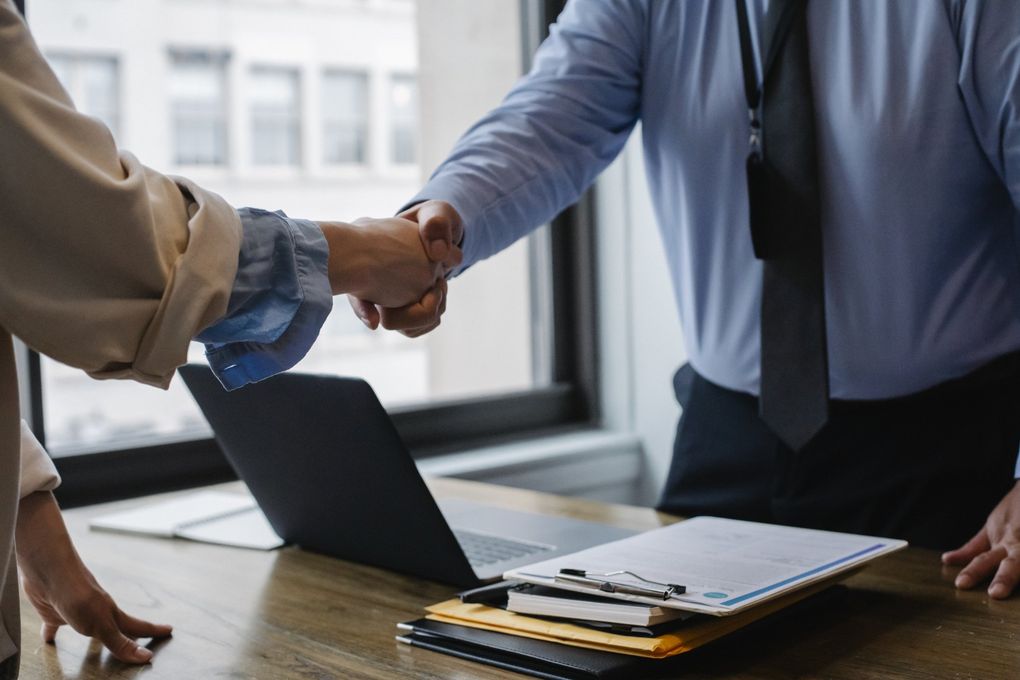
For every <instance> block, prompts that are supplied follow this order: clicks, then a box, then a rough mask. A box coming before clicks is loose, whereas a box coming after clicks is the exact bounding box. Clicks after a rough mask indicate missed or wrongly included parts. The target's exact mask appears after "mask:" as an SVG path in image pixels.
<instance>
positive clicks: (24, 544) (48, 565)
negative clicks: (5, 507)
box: [15, 491, 82, 583]
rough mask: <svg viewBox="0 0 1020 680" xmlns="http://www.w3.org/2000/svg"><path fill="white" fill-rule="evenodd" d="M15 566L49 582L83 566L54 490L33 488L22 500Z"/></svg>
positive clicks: (31, 576) (19, 508) (34, 577)
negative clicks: (54, 495)
mask: <svg viewBox="0 0 1020 680" xmlns="http://www.w3.org/2000/svg"><path fill="white" fill-rule="evenodd" d="M15 542H16V546H17V556H18V565H19V567H20V568H21V570H22V571H23V572H24V573H25V574H26V575H27V576H29V577H30V578H33V579H36V580H39V581H41V582H44V583H50V582H51V581H52V580H53V579H55V578H61V577H62V576H67V577H69V576H73V575H74V574H77V573H79V571H78V570H71V569H68V565H74V566H76V567H77V566H82V562H81V558H80V557H79V556H78V552H77V551H76V550H75V548H74V544H73V543H72V542H71V536H70V535H69V534H68V532H67V526H66V525H65V524H64V519H63V517H62V516H61V514H60V507H59V506H58V505H57V501H56V499H55V498H54V497H53V493H52V492H50V491H36V492H35V493H31V494H29V495H28V496H25V497H24V498H23V499H21V503H20V504H19V505H18V521H17V525H16V529H15Z"/></svg>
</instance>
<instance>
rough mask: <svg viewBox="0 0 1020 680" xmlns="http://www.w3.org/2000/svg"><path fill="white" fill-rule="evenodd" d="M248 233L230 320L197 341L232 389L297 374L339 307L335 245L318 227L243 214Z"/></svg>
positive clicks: (260, 212) (284, 218) (278, 216)
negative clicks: (333, 273)
mask: <svg viewBox="0 0 1020 680" xmlns="http://www.w3.org/2000/svg"><path fill="white" fill-rule="evenodd" d="M238 215H239V216H240V218H241V223H242V225H243V227H244V237H243V240H242V243H241V253H240V256H239V262H238V272H237V277H236V279H235V281H234V288H233V291H232V292H231V296H230V302H229V303H228V305H227V314H226V315H225V316H224V317H223V318H222V319H220V320H219V321H217V322H216V323H215V324H213V325H212V326H210V327H209V328H207V329H205V330H204V331H202V333H201V334H200V335H199V336H198V337H197V338H196V339H197V340H199V341H201V342H204V343H205V346H206V357H207V359H208V360H209V365H210V367H211V368H212V370H213V372H214V373H215V374H216V377H217V378H219V380H220V383H222V384H223V386H224V387H225V388H226V389H228V390H234V389H237V388H239V387H243V386H244V385H247V384H249V383H252V382H258V381H259V380H265V379H266V378H269V377H272V376H273V375H276V374H277V373H280V372H282V371H286V370H287V369H289V368H292V367H293V366H294V365H295V364H296V363H297V362H298V361H300V360H301V359H302V358H304V356H305V354H307V353H308V350H309V349H310V348H311V346H312V345H313V344H314V342H315V340H316V338H317V337H318V335H319V330H320V329H321V328H322V324H323V323H324V322H325V320H326V317H327V316H329V312H330V310H331V309H332V308H333V293H332V290H331V288H330V284H329V269H328V262H329V245H328V244H327V243H326V238H325V237H324V236H323V234H322V230H321V229H320V228H319V227H318V225H316V224H315V223H314V222H310V221H308V220H296V219H292V218H289V217H287V216H286V215H285V214H284V213H283V212H279V211H277V212H268V211H265V210H257V209H253V208H242V209H241V210H238Z"/></svg>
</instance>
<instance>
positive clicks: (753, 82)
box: [734, 0, 807, 155]
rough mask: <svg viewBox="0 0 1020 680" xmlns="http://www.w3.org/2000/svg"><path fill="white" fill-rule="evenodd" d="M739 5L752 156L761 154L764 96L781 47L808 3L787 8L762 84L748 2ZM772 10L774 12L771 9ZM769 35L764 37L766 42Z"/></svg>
mask: <svg viewBox="0 0 1020 680" xmlns="http://www.w3.org/2000/svg"><path fill="white" fill-rule="evenodd" d="M734 2H735V3H736V5H737V21H738V28H739V32H740V61H741V62H742V64H743V69H744V97H745V98H746V99H747V115H748V118H749V120H750V125H751V154H752V155H754V154H757V155H760V154H761V93H762V89H763V88H764V87H765V81H766V80H768V75H769V71H770V70H771V68H772V64H773V63H774V62H775V60H776V55H778V54H779V48H780V47H782V45H783V41H784V40H785V39H786V36H787V35H788V34H789V33H790V27H791V26H792V25H793V19H794V17H795V16H796V15H797V11H798V10H801V11H802V10H803V5H805V4H807V0H803V1H802V2H800V3H796V2H789V3H786V4H785V5H783V8H782V11H783V13H782V15H780V17H779V20H778V22H777V23H776V29H775V33H774V34H773V35H772V36H771V37H770V39H769V44H768V45H767V46H766V47H765V50H766V51H765V58H764V59H763V60H762V67H761V83H760V84H759V82H758V74H757V73H756V72H755V70H754V44H753V43H752V42H751V25H750V22H749V20H748V18H747V0H734ZM770 11H772V10H771V9H770ZM767 37H768V36H762V39H763V40H764V39H765V38H767Z"/></svg>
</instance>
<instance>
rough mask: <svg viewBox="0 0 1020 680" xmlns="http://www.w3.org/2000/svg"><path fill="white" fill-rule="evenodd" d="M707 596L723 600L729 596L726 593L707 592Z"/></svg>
mask: <svg viewBox="0 0 1020 680" xmlns="http://www.w3.org/2000/svg"><path fill="white" fill-rule="evenodd" d="M705 597H710V598H712V599H713V600H721V599H722V598H724V597H729V595H727V594H726V593H705Z"/></svg>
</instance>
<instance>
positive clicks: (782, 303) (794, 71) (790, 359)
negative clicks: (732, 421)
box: [737, 0, 829, 450]
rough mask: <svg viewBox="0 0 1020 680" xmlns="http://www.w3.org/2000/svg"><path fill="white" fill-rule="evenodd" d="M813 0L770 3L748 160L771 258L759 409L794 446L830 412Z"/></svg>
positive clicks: (757, 229)
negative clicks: (756, 154) (757, 143)
mask: <svg viewBox="0 0 1020 680" xmlns="http://www.w3.org/2000/svg"><path fill="white" fill-rule="evenodd" d="M737 2H738V3H743V2H744V0H737ZM806 4H807V0H771V2H770V3H769V9H768V12H767V13H766V16H765V23H764V29H763V32H762V33H763V35H762V44H763V45H764V55H763V60H762V88H761V148H760V153H761V156H760V162H759V167H758V169H757V171H752V169H751V163H750V161H749V182H750V183H751V184H752V185H755V186H752V187H751V188H750V191H751V194H752V198H751V201H752V206H751V215H752V217H751V219H752V225H751V228H752V235H753V238H754V240H755V247H756V251H757V252H758V255H759V256H760V257H762V259H763V264H764V275H763V279H762V301H761V399H760V402H759V403H760V412H761V417H762V420H764V421H765V423H766V424H768V426H769V427H770V428H772V430H773V431H774V432H775V433H776V434H777V435H778V436H779V438H780V439H782V441H783V442H784V443H786V444H787V445H788V446H789V447H790V448H792V449H794V450H798V449H800V448H802V447H803V446H804V445H805V444H807V443H808V441H810V440H811V438H812V437H813V436H814V435H815V434H817V433H818V431H819V430H820V429H821V428H822V426H823V425H825V422H826V420H828V414H829V371H828V357H827V352H826V342H825V291H824V281H823V276H822V230H821V218H820V207H819V197H818V196H819V191H818V162H817V153H816V149H815V125H814V104H813V100H812V96H811V73H810V69H809V61H808V41H807V22H806V11H805V7H806ZM743 18H746V17H743ZM752 175H756V177H755V178H753V179H752Z"/></svg>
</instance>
